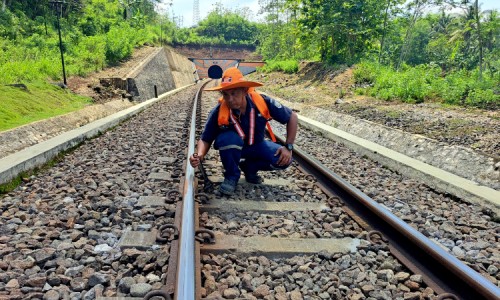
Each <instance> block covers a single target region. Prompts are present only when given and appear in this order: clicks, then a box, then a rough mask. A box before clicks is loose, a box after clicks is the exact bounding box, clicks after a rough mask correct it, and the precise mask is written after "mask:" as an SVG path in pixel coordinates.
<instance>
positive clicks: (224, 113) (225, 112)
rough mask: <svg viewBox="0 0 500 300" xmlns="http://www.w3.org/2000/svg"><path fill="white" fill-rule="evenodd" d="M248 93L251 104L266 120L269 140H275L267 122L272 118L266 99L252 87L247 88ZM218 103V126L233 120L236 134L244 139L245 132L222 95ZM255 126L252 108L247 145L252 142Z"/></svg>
mask: <svg viewBox="0 0 500 300" xmlns="http://www.w3.org/2000/svg"><path fill="white" fill-rule="evenodd" d="M248 94H250V98H251V99H252V102H253V104H254V105H255V106H256V107H257V109H258V110H259V112H260V114H261V115H262V116H263V117H264V118H265V119H266V120H267V122H266V127H267V131H268V132H269V136H270V137H271V140H272V141H273V142H276V137H275V136H274V133H273V130H272V128H271V124H269V121H271V120H272V119H273V118H272V117H271V114H270V113H269V108H268V107H267V104H266V101H265V100H264V98H263V97H262V96H261V94H259V93H257V92H256V91H255V89H254V88H250V89H249V90H248ZM219 103H220V108H219V116H218V119H217V122H218V124H219V126H220V127H221V126H229V119H231V121H233V123H234V125H235V129H236V131H237V132H238V135H239V136H240V137H241V138H242V139H243V140H244V139H245V134H244V133H243V130H242V129H241V126H240V125H239V123H238V121H237V120H236V119H235V118H234V117H233V114H232V113H231V109H230V108H229V106H228V105H227V103H226V101H224V97H220V99H219ZM254 126H255V115H254V112H253V110H252V111H251V114H250V137H249V142H248V144H249V145H252V144H253V130H254Z"/></svg>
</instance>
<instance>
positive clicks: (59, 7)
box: [49, 1, 68, 86]
mask: <svg viewBox="0 0 500 300" xmlns="http://www.w3.org/2000/svg"><path fill="white" fill-rule="evenodd" d="M49 3H50V4H51V5H52V6H53V7H54V8H55V10H56V14H57V31H58V32H59V51H61V63H62V71H63V78H64V86H67V85H68V82H67V81H66V68H65V67H64V54H63V47H62V38H61V22H60V18H61V15H62V11H63V6H64V5H66V2H64V1H49Z"/></svg>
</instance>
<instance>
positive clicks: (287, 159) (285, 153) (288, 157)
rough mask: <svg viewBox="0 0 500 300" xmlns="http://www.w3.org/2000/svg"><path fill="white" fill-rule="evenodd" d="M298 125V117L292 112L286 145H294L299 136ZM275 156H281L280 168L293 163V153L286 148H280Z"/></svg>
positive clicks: (287, 125) (287, 126) (288, 124)
mask: <svg viewBox="0 0 500 300" xmlns="http://www.w3.org/2000/svg"><path fill="white" fill-rule="evenodd" d="M297 124H298V116H297V114H296V113H295V112H292V114H291V116H290V119H289V120H288V122H287V123H286V143H287V144H293V143H294V142H295V137H296V136H297ZM274 156H279V159H278V162H277V164H278V166H288V165H289V164H290V163H291V162H292V151H291V150H288V149H287V148H286V147H280V148H279V149H278V150H277V151H276V153H275V154H274Z"/></svg>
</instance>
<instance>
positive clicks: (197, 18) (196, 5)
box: [193, 0, 200, 26]
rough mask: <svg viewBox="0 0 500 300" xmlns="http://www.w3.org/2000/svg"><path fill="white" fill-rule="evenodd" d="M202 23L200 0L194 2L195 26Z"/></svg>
mask: <svg viewBox="0 0 500 300" xmlns="http://www.w3.org/2000/svg"><path fill="white" fill-rule="evenodd" d="M199 22H200V0H194V4H193V26H197V25H198V23H199Z"/></svg>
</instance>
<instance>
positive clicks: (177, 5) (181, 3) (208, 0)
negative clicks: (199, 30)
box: [163, 0, 500, 27]
mask: <svg viewBox="0 0 500 300" xmlns="http://www.w3.org/2000/svg"><path fill="white" fill-rule="evenodd" d="M163 2H164V3H168V2H169V0H163ZM198 2H199V5H200V6H199V7H200V20H203V19H204V18H205V17H206V16H207V15H208V13H209V12H210V11H212V10H213V9H214V4H215V3H218V2H220V3H222V4H223V5H224V7H226V8H229V9H231V10H234V9H241V8H244V7H248V8H250V10H251V11H252V12H253V16H254V18H253V20H252V21H259V20H261V19H259V17H258V16H257V13H258V11H259V1H258V0H250V1H244V0H198ZM479 4H480V5H481V9H482V10H489V9H497V10H500V1H498V0H479ZM193 6H194V0H173V5H172V6H171V7H170V6H167V5H163V9H164V10H167V11H168V15H169V16H172V14H173V15H174V16H175V17H177V18H178V20H180V18H179V16H182V17H181V18H182V24H181V26H182V27H191V26H192V25H193Z"/></svg>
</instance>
